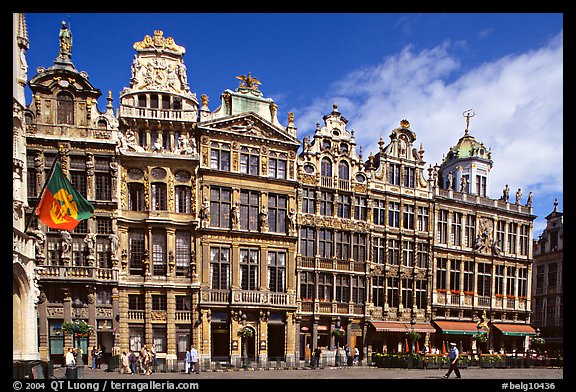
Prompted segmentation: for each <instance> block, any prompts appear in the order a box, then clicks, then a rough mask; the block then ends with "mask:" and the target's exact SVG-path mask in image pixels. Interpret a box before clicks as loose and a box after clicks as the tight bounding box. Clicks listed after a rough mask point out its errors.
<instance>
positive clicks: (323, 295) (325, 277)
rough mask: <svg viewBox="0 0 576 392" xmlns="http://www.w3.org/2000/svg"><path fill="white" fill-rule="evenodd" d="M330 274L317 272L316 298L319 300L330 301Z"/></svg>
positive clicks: (331, 278)
mask: <svg viewBox="0 0 576 392" xmlns="http://www.w3.org/2000/svg"><path fill="white" fill-rule="evenodd" d="M332 280H333V276H332V274H328V273H319V274H318V299H319V300H320V301H327V302H331V301H332Z"/></svg>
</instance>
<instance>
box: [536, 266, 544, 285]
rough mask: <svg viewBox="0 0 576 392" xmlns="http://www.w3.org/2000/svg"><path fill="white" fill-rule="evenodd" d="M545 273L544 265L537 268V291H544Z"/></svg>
mask: <svg viewBox="0 0 576 392" xmlns="http://www.w3.org/2000/svg"><path fill="white" fill-rule="evenodd" d="M545 276H546V275H545V273H544V266H543V265H539V266H537V267H536V288H537V289H544V285H545V282H544V278H545Z"/></svg>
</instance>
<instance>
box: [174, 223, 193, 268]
mask: <svg viewBox="0 0 576 392" xmlns="http://www.w3.org/2000/svg"><path fill="white" fill-rule="evenodd" d="M175 241H176V249H175V257H176V260H175V264H176V265H175V266H176V276H187V275H188V272H189V270H190V261H191V260H190V256H191V251H192V249H191V244H190V232H188V231H182V230H177V231H176V235H175Z"/></svg>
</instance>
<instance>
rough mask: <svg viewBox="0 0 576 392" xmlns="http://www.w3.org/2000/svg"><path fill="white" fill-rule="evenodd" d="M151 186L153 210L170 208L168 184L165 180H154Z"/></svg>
mask: <svg viewBox="0 0 576 392" xmlns="http://www.w3.org/2000/svg"><path fill="white" fill-rule="evenodd" d="M150 188H151V193H152V200H151V204H152V205H151V207H152V208H151V209H152V211H166V210H167V209H168V200H167V197H168V195H167V193H166V184H165V183H163V182H153V183H152V184H151V186H150Z"/></svg>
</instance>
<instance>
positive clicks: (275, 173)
mask: <svg viewBox="0 0 576 392" xmlns="http://www.w3.org/2000/svg"><path fill="white" fill-rule="evenodd" d="M287 163H288V155H286V154H285V153H280V152H270V157H269V158H268V177H272V178H279V179H281V180H285V179H286V165H287Z"/></svg>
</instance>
